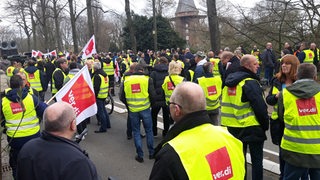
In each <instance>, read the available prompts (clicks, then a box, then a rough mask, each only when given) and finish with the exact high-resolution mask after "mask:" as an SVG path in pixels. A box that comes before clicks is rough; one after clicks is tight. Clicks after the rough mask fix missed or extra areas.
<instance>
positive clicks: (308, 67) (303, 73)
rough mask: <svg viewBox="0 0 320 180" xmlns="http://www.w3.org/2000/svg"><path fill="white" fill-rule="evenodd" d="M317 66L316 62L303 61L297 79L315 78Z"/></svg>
mask: <svg viewBox="0 0 320 180" xmlns="http://www.w3.org/2000/svg"><path fill="white" fill-rule="evenodd" d="M316 77H317V67H316V66H315V65H314V64H310V63H302V64H300V65H299V66H298V71H297V79H315V78H316Z"/></svg>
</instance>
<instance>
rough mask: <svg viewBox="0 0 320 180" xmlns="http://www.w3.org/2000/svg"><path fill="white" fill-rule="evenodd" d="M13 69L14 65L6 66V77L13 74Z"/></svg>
mask: <svg viewBox="0 0 320 180" xmlns="http://www.w3.org/2000/svg"><path fill="white" fill-rule="evenodd" d="M14 69H15V67H13V66H9V67H8V68H7V70H6V74H7V76H8V77H11V76H13V71H14Z"/></svg>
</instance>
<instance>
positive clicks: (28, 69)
mask: <svg viewBox="0 0 320 180" xmlns="http://www.w3.org/2000/svg"><path fill="white" fill-rule="evenodd" d="M24 70H25V71H26V72H27V73H31V74H32V73H34V72H36V70H38V68H37V67H35V66H28V67H26V68H25V69H24Z"/></svg>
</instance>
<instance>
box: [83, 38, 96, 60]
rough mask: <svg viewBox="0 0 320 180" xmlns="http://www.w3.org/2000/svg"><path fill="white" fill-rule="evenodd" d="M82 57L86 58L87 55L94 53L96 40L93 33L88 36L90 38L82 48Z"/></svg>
mask: <svg viewBox="0 0 320 180" xmlns="http://www.w3.org/2000/svg"><path fill="white" fill-rule="evenodd" d="M82 52H83V54H82V59H86V58H88V57H91V56H92V54H96V53H97V50H96V40H95V38H94V35H92V37H91V38H90V40H89V41H88V42H87V44H86V45H85V46H84V48H83V49H82Z"/></svg>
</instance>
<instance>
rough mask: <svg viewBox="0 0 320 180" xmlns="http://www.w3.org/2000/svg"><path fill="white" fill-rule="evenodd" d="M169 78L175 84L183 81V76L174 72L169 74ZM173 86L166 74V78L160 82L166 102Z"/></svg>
mask: <svg viewBox="0 0 320 180" xmlns="http://www.w3.org/2000/svg"><path fill="white" fill-rule="evenodd" d="M171 79H172V81H173V83H174V85H175V86H177V85H178V84H180V83H182V81H183V77H181V76H179V75H176V74H174V75H171ZM174 88H175V87H174V86H173V84H172V83H171V81H170V78H169V76H166V78H164V81H163V84H162V89H163V91H164V94H165V98H166V102H168V101H169V100H170V97H171V94H172V92H173V90H174Z"/></svg>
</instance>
